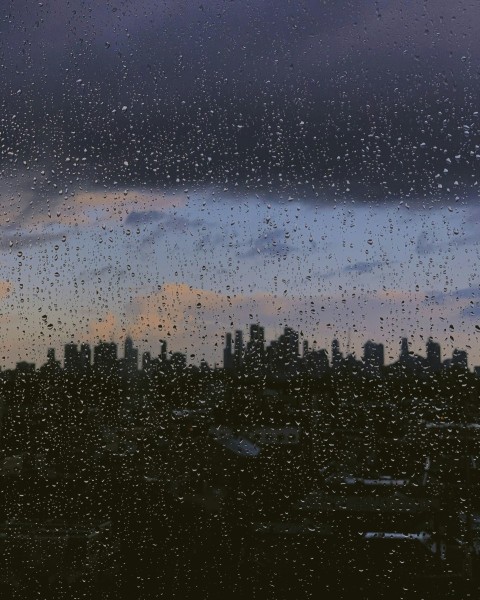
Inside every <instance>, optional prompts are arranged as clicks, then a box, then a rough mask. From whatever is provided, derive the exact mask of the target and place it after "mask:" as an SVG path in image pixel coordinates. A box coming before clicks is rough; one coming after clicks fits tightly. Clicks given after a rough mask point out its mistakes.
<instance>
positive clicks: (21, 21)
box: [0, 0, 480, 197]
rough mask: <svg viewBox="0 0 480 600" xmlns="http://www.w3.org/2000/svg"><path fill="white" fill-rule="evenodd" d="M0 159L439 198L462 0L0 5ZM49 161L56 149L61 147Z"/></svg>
mask: <svg viewBox="0 0 480 600" xmlns="http://www.w3.org/2000/svg"><path fill="white" fill-rule="evenodd" d="M2 10H3V17H2V18H1V21H0V22H1V24H0V31H1V41H0V44H1V51H2V59H1V66H2V70H3V73H2V82H3V83H2V85H3V88H2V102H1V107H2V112H3V128H2V136H3V140H2V144H3V145H2V147H1V149H0V159H1V160H2V165H3V167H4V170H5V171H7V172H8V171H11V170H12V169H15V168H18V165H22V164H23V161H25V162H26V163H27V166H30V167H33V166H35V165H37V164H42V165H44V164H48V165H49V166H51V165H53V166H54V169H55V170H56V174H57V175H58V176H60V175H62V176H63V177H65V178H66V179H67V180H71V181H75V180H76V179H77V178H78V179H80V180H82V179H84V178H87V179H89V180H93V181H97V180H98V181H102V182H106V183H113V181H114V180H117V181H119V182H125V183H135V184H140V183H148V184H152V183H159V184H162V185H172V186H176V185H186V184H192V183H198V184H199V185H204V184H212V183H213V184H217V185H221V186H222V187H223V186H225V187H227V188H228V189H231V188H234V187H235V185H238V186H239V187H241V188H242V189H245V188H247V187H248V188H250V189H263V190H268V189H272V190H281V189H297V190H303V192H304V193H306V190H308V194H309V195H312V194H315V192H321V193H322V195H323V193H324V192H325V190H329V193H331V194H340V195H342V194H348V193H353V194H361V195H366V196H376V197H378V196H380V197H385V196H388V195H390V194H396V193H398V192H402V193H403V194H404V195H413V196H418V195H420V196H423V195H430V196H433V197H435V196H438V197H442V196H444V195H448V194H449V193H453V192H450V191H449V190H453V189H454V188H453V186H454V184H455V182H456V185H455V193H462V192H464V191H465V190H466V189H470V187H471V186H472V184H473V183H474V179H475V177H474V176H475V175H476V173H477V171H478V162H479V159H478V155H479V152H478V146H479V145H480V136H479V134H478V117H477V114H476V111H477V108H478V107H477V105H476V95H477V93H478V78H479V73H478V67H477V66H476V65H477V64H478V56H479V47H480V44H479V41H478V39H477V38H478V36H477V33H476V32H477V27H476V25H478V23H480V6H479V5H478V4H472V3H467V2H462V1H459V0H453V1H450V2H447V0H438V1H437V2H435V3H434V5H433V6H432V3H428V4H427V3H416V2H413V1H407V0H403V1H402V0H399V1H398V2H393V1H388V0H383V1H379V2H376V3H372V2H360V3H359V2H350V1H347V0H336V1H333V0H332V1H330V2H326V3H320V2H318V1H315V2H314V1H313V0H308V1H305V2H287V1H286V0H277V1H275V2H274V1H273V0H256V1H255V2H252V3H250V4H249V3H244V2H242V3H240V2H220V1H219V2H213V1H206V2H203V3H192V2H186V1H181V0H180V1H179V0H176V1H175V2H173V0H168V1H166V2H163V3H162V4H161V5H160V3H158V2H156V1H153V0H140V1H139V2H135V3H131V2H125V1H124V2H122V1H118V2H104V3H103V2H102V3H83V2H80V1H77V2H71V3H64V2H63V1H60V0H55V1H51V2H44V3H33V4H32V3H31V2H27V1H26V0H25V1H23V2H22V1H18V0H15V2H11V3H10V4H8V5H7V6H5V7H4V8H3V9H2ZM67 159H69V160H68V161H67Z"/></svg>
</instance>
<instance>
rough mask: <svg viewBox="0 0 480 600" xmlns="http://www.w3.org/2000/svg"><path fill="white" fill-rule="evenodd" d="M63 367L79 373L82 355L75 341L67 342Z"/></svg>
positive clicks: (70, 371)
mask: <svg viewBox="0 0 480 600" xmlns="http://www.w3.org/2000/svg"><path fill="white" fill-rule="evenodd" d="M63 352H64V353H63V367H64V369H65V371H67V372H68V373H78V371H79V370H80V355H79V353H78V348H77V345H76V344H74V343H73V342H69V343H68V344H65V347H64V351H63Z"/></svg>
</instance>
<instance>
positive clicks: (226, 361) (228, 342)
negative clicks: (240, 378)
mask: <svg viewBox="0 0 480 600" xmlns="http://www.w3.org/2000/svg"><path fill="white" fill-rule="evenodd" d="M233 358H234V356H233V353H232V334H231V333H227V335H226V336H225V348H224V350H223V368H224V369H225V371H231V370H232V369H233V367H234V362H233Z"/></svg>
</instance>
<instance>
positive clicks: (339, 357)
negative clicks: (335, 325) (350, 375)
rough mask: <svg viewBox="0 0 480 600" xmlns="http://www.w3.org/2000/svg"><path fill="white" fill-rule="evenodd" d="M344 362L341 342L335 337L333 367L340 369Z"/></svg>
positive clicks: (335, 369)
mask: <svg viewBox="0 0 480 600" xmlns="http://www.w3.org/2000/svg"><path fill="white" fill-rule="evenodd" d="M342 364H343V354H342V353H341V352H340V342H339V341H338V340H337V339H335V340H333V341H332V368H333V370H334V371H338V369H340V368H341V366H342Z"/></svg>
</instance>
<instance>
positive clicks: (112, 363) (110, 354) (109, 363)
mask: <svg viewBox="0 0 480 600" xmlns="http://www.w3.org/2000/svg"><path fill="white" fill-rule="evenodd" d="M93 364H94V366H95V368H96V369H97V370H99V371H103V372H111V371H113V370H114V369H115V367H116V365H117V344H115V342H100V343H99V344H97V345H96V346H95V348H94V349H93Z"/></svg>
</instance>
